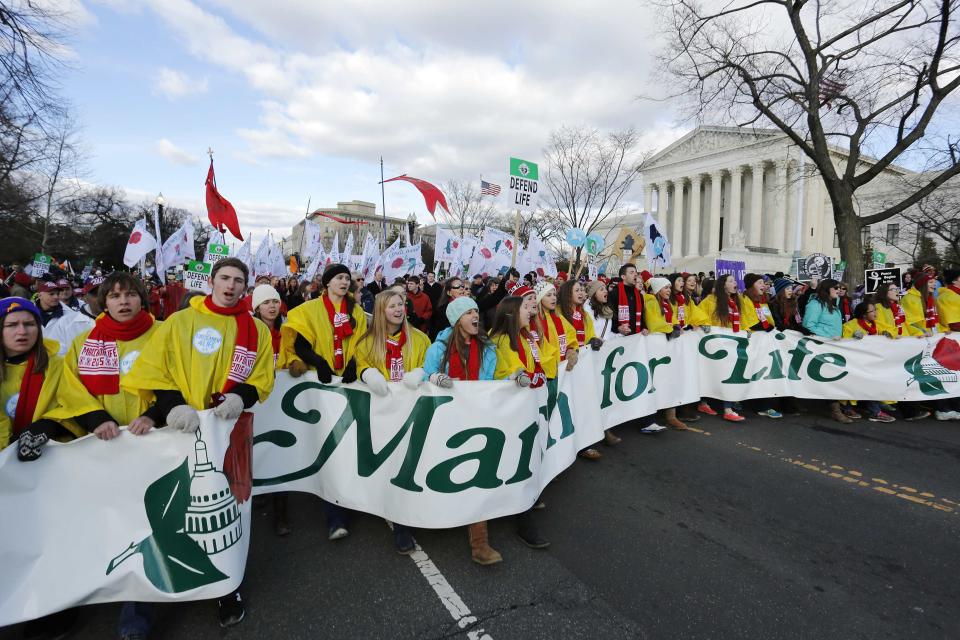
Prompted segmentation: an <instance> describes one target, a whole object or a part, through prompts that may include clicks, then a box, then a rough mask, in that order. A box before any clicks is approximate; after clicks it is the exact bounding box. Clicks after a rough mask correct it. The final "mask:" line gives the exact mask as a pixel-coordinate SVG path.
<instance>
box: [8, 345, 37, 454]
mask: <svg viewBox="0 0 960 640" xmlns="http://www.w3.org/2000/svg"><path fill="white" fill-rule="evenodd" d="M40 348H41V349H42V348H43V345H40ZM33 361H34V356H33V353H31V354H30V356H29V357H28V358H27V368H26V369H24V371H23V380H21V381H20V396H19V397H18V398H17V409H16V411H15V412H14V414H13V436H14V437H15V438H16V437H19V436H20V434H21V433H22V432H23V430H24V429H26V428H27V427H29V426H30V424H31V423H32V422H33V412H34V411H36V410H37V401H38V400H39V399H40V389H42V388H43V371H34V370H33Z"/></svg>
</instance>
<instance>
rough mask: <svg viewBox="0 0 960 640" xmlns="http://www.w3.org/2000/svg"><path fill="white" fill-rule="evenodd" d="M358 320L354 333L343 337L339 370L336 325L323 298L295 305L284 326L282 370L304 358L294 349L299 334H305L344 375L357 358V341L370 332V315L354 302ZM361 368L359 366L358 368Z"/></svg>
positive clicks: (322, 354)
mask: <svg viewBox="0 0 960 640" xmlns="http://www.w3.org/2000/svg"><path fill="white" fill-rule="evenodd" d="M350 315H351V317H352V318H353V320H354V327H353V334H352V335H350V336H347V337H346V338H344V340H343V365H344V366H343V367H342V368H340V369H337V368H335V367H334V364H333V324H332V323H331V322H330V318H329V316H328V315H327V309H326V307H324V304H323V298H322V297H321V298H317V299H316V300H310V301H308V302H304V303H303V304H301V305H299V306H298V307H295V308H294V309H293V310H291V311H290V313H289V314H287V321H286V323H284V325H283V326H282V327H280V358H279V362H278V363H277V368H278V369H288V368H289V367H290V364H291V363H292V362H294V361H295V360H300V358H299V357H297V353H296V351H295V350H294V348H293V345H294V343H295V342H296V340H297V334H298V333H299V334H300V335H302V336H303V337H304V338H305V339H306V340H307V342H309V343H310V346H311V347H312V348H313V350H314V351H315V352H316V353H317V355H319V356H321V357H322V358H323V359H324V360H326V361H327V364H329V365H330V369H331V370H332V371H333V372H334V373H335V374H336V375H338V376H339V375H342V374H343V370H344V369H345V368H346V366H347V363H349V362H350V360H351V359H352V358H353V357H354V353H355V349H356V345H357V342H358V341H359V340H360V338H362V337H363V334H365V333H366V332H367V316H366V314H365V313H364V312H363V308H362V307H361V306H360V305H359V304H355V305H353V312H352V313H351V314H350ZM358 371H359V369H358Z"/></svg>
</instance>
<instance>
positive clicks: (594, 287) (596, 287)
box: [587, 280, 607, 300]
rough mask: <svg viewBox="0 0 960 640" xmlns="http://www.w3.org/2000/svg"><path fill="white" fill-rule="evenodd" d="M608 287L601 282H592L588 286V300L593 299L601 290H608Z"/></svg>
mask: <svg viewBox="0 0 960 640" xmlns="http://www.w3.org/2000/svg"><path fill="white" fill-rule="evenodd" d="M606 288H607V285H605V284H603V283H602V282H600V281H599V280H597V281H594V282H591V283H590V284H588V285H587V300H591V299H593V296H594V294H595V293H596V292H597V291H600V289H606Z"/></svg>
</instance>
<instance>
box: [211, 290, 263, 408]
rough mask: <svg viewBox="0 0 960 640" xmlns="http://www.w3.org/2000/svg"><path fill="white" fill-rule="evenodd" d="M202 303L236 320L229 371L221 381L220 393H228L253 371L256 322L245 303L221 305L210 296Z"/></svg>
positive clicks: (255, 352)
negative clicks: (235, 334)
mask: <svg viewBox="0 0 960 640" xmlns="http://www.w3.org/2000/svg"><path fill="white" fill-rule="evenodd" d="M203 304H204V305H205V306H206V307H207V309H209V310H210V311H213V312H214V313H216V314H217V315H221V316H233V317H234V319H235V320H236V321H237V341H236V344H234V345H233V357H232V358H231V359H230V372H229V373H228V374H227V381H226V382H224V383H223V389H221V390H220V394H221V395H225V394H228V393H230V391H231V390H232V389H233V388H234V387H235V386H237V385H238V384H243V383H244V382H246V381H247V378H249V377H250V374H251V373H253V365H254V363H255V362H256V361H257V343H258V339H259V335H258V334H257V324H256V322H254V320H253V316H251V315H250V312H249V311H247V308H246V305H242V304H235V305H233V306H232V307H221V306H218V305H217V304H215V303H214V302H213V297H212V296H207V297H206V298H204V299H203Z"/></svg>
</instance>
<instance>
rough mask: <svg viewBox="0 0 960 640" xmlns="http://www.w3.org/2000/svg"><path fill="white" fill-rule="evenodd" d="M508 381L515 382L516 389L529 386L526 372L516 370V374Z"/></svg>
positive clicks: (528, 377)
mask: <svg viewBox="0 0 960 640" xmlns="http://www.w3.org/2000/svg"><path fill="white" fill-rule="evenodd" d="M510 379H511V380H513V381H514V382H516V383H517V386H518V387H529V386H530V376H528V375H527V372H526V371H524V370H523V369H517V370H516V372H515V373H514V374H513V375H512V376H510Z"/></svg>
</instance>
